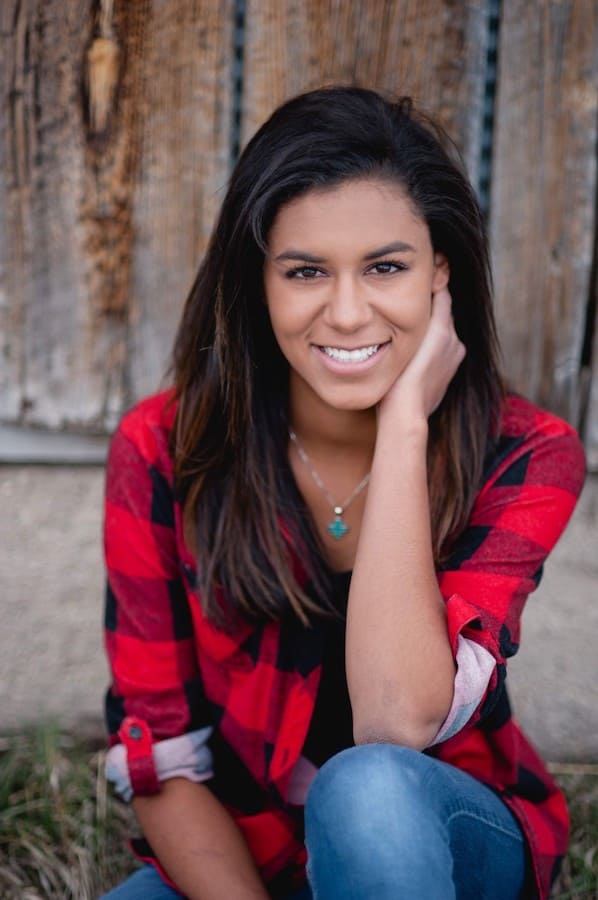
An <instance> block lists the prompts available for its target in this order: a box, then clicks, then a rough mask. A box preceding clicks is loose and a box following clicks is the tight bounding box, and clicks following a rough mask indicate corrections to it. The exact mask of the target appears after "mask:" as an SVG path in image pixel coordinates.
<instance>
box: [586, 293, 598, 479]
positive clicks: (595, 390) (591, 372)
mask: <svg viewBox="0 0 598 900" xmlns="http://www.w3.org/2000/svg"><path fill="white" fill-rule="evenodd" d="M594 291H596V292H598V283H597V282H595V283H594ZM591 361H592V367H591V368H588V371H587V377H588V403H587V409H586V410H585V422H584V426H585V427H584V433H583V438H584V442H585V447H586V454H587V459H588V469H589V471H590V472H594V473H598V308H596V307H594V340H593V347H592V357H591Z"/></svg>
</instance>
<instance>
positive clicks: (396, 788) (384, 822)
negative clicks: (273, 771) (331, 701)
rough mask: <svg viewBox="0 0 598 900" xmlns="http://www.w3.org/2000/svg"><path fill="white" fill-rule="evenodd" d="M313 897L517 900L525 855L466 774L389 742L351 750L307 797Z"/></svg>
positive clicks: (510, 821) (495, 803)
mask: <svg viewBox="0 0 598 900" xmlns="http://www.w3.org/2000/svg"><path fill="white" fill-rule="evenodd" d="M305 832H306V844H307V850H308V867H307V871H308V878H309V882H310V885H311V889H312V894H313V898H314V900H337V898H339V900H340V898H342V900H366V898H372V900H374V898H375V900H391V898H392V900H397V898H402V897H405V898H410V900H411V898H417V900H455V898H458V900H517V898H522V897H524V896H525V893H524V891H525V881H526V868H527V862H526V850H525V844H524V840H523V836H522V833H521V829H520V827H519V825H518V823H517V821H516V820H515V818H514V816H513V815H512V813H511V812H510V810H509V809H508V808H507V807H506V806H505V804H504V803H503V801H502V800H501V799H500V798H499V797H498V796H497V795H496V794H495V793H494V792H493V791H491V790H490V789H489V788H487V787H486V786H485V785H483V784H480V782H478V781H476V780H475V779H474V778H472V777H471V776H469V775H466V774H465V773H464V772H461V771H460V770H459V769H455V768H454V767H453V766H449V765H447V764H446V763H442V762H439V761H438V760H436V759H433V758H432V757H429V756H425V755H424V754H423V753H419V752H417V751H415V750H409V749H408V748H406V747H399V746H397V745H394V744H367V745H361V746H359V747H351V748H350V749H348V750H344V751H343V752H342V753H339V754H337V755H336V756H333V757H332V759H330V760H328V762H327V763H325V765H324V766H322V768H321V769H320V771H319V772H318V774H317V775H316V778H315V780H314V781H313V783H312V785H311V787H310V790H309V794H308V797H307V804H306V809H305Z"/></svg>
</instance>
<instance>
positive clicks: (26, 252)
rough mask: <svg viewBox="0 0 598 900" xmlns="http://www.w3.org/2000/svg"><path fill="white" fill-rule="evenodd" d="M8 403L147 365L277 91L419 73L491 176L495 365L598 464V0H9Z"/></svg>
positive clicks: (390, 82)
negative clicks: (560, 420)
mask: <svg viewBox="0 0 598 900" xmlns="http://www.w3.org/2000/svg"><path fill="white" fill-rule="evenodd" d="M0 77H1V82H0V83H1V85H2V105H1V109H0V328H1V344H2V353H1V356H0V421H3V422H5V423H11V424H13V425H14V424H16V425H35V426H39V427H41V428H45V429H60V430H63V431H73V432H77V431H79V432H81V431H84V432H102V431H106V430H110V428H112V427H113V425H114V423H115V421H116V419H117V417H118V415H119V414H120V412H121V411H122V410H123V408H124V407H125V406H126V405H128V404H129V403H131V402H132V401H133V400H134V399H135V398H136V397H138V396H140V395H141V394H143V393H146V392H148V391H151V390H153V389H154V388H155V387H156V386H157V384H158V383H159V381H160V377H161V375H162V373H163V371H164V368H165V363H166V360H167V357H168V352H169V347H170V342H171V339H172V335H173V331H174V327H175V324H176V321H177V317H178V313H179V311H180V308H181V305H182V302H183V300H184V297H185V294H186V291H187V289H188V287H189V284H190V282H191V279H192V277H193V273H194V270H195V268H196V266H197V262H198V259H199V258H200V256H201V253H202V251H203V249H204V247H205V243H206V239H207V236H208V234H209V231H210V228H211V225H212V222H213V220H214V215H215V212H216V209H217V207H218V204H219V202H220V199H221V195H222V190H223V186H224V185H225V183H226V179H227V175H228V172H229V171H230V166H231V161H232V159H233V158H234V155H235V153H236V150H237V148H238V144H239V142H240V143H241V144H242V143H244V142H245V141H246V140H247V138H248V137H249V136H250V135H251V133H252V132H253V131H254V130H255V128H256V127H257V126H258V124H259V123H260V122H261V121H262V120H263V119H264V118H265V117H266V116H267V115H268V113H269V112H270V111H271V110H272V108H273V107H274V106H275V105H277V104H278V103H279V102H280V101H281V100H283V99H284V98H285V97H287V96H290V95H291V94H294V93H297V92H299V91H301V90H304V89H306V88H309V87H314V86H316V85H320V84H323V83H331V82H342V83H350V82H358V83H361V84H367V85H371V86H374V87H378V88H383V89H386V90H391V91H394V92H397V93H409V94H412V95H413V96H414V97H415V98H416V99H417V100H418V101H420V102H421V103H422V104H424V105H425V106H427V107H428V108H429V109H431V110H432V111H433V112H436V113H437V114H439V115H440V116H441V118H442V119H443V121H444V122H445V124H446V125H447V127H448V129H449V130H450V131H451V132H452V133H453V135H454V136H455V137H456V138H457V140H458V142H459V143H460V146H461V148H462V150H463V152H464V155H465V158H466V161H467V164H468V166H469V171H470V174H471V177H472V180H473V181H474V183H476V184H478V185H479V186H480V187H481V190H482V192H483V193H484V196H485V192H486V190H487V189H489V195H488V196H489V223H490V233H491V239H492V248H493V257H494V265H495V275H496V295H497V297H496V302H497V311H498V319H499V327H500V331H501V336H502V340H503V346H504V356H505V363H506V370H507V373H508V375H509V377H510V379H511V382H512V383H513V384H514V385H515V386H516V387H517V388H519V389H520V390H522V391H523V392H525V393H526V394H528V395H529V396H531V397H532V398H534V399H536V400H537V401H539V402H541V403H543V404H544V405H546V406H548V407H551V408H552V409H554V410H556V411H557V412H559V413H560V414H562V415H564V416H565V417H567V418H568V419H570V420H571V421H572V422H574V423H575V424H576V425H577V426H579V427H580V428H581V429H582V431H583V433H584V437H585V440H586V445H587V447H588V451H589V454H590V459H591V462H592V463H593V465H594V466H598V340H597V338H598V329H595V327H594V326H595V319H596V291H597V284H596V269H597V267H596V246H597V244H596V198H597V193H598V192H597V186H598V178H597V165H596V163H597V160H596V146H597V137H598V134H597V124H598V7H597V5H596V3H595V2H594V0H502V2H498V0H477V2H476V0H470V2H461V3H460V2H455V0H363V2H357V0H353V2H351V0H303V2H301V3H296V2H291V0H245V2H244V3H242V2H240V0H128V2H125V0H2V2H1V3H0Z"/></svg>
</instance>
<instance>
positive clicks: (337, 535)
mask: <svg viewBox="0 0 598 900" xmlns="http://www.w3.org/2000/svg"><path fill="white" fill-rule="evenodd" d="M334 512H335V519H334V522H330V524H329V525H327V526H326V528H327V530H328V531H329V532H330V534H331V535H332V537H333V538H334V539H335V540H336V541H340V539H341V538H342V537H344V535H345V534H346V533H347V532H348V530H349V526H348V525H345V523H344V522H343V520H342V518H341V516H342V514H343V509H342V507H339V506H335V508H334Z"/></svg>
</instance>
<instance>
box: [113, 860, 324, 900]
mask: <svg viewBox="0 0 598 900" xmlns="http://www.w3.org/2000/svg"><path fill="white" fill-rule="evenodd" d="M101 900H181V895H180V894H179V893H178V892H177V891H174V890H173V889H172V888H171V887H169V886H168V885H167V884H166V882H164V881H162V879H161V878H160V876H159V875H158V873H157V871H156V870H155V869H154V867H153V866H144V867H143V868H142V869H138V871H137V872H134V873H133V875H131V876H130V877H129V878H127V880H126V881H123V883H122V884H119V885H118V887H115V888H114V890H112V891H109V892H108V893H107V894H104V896H103V897H102V898H101ZM227 900H228V898H227ZM230 900H233V898H232V897H231V898H230ZM287 900H312V895H311V891H310V890H309V888H308V887H307V885H306V886H305V887H304V888H303V889H302V890H300V891H298V892H295V893H293V894H292V895H291V896H290V897H288V898H287Z"/></svg>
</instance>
